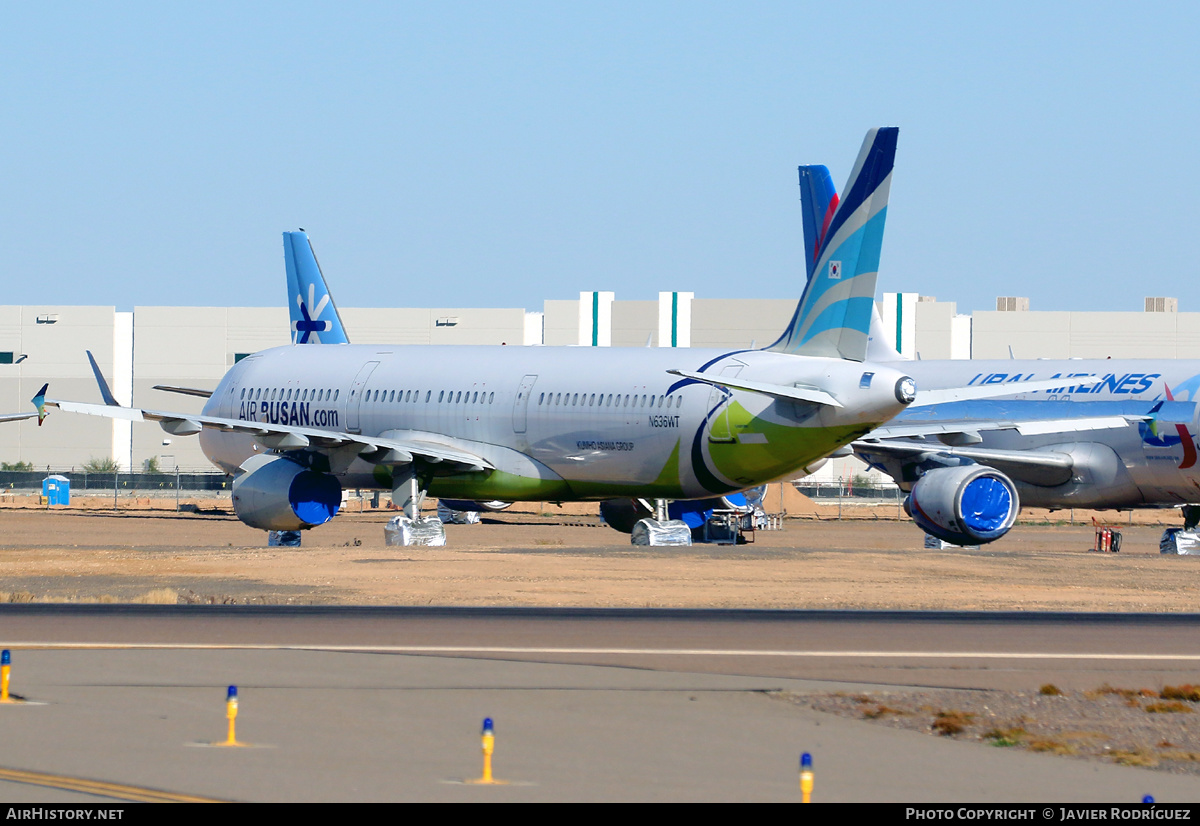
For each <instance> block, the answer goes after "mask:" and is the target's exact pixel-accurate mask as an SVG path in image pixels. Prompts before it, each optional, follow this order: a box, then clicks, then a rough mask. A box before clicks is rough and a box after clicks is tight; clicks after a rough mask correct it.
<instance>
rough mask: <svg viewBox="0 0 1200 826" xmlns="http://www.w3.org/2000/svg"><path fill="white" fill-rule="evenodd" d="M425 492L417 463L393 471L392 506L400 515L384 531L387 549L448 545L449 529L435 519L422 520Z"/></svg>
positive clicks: (423, 518)
mask: <svg viewBox="0 0 1200 826" xmlns="http://www.w3.org/2000/svg"><path fill="white" fill-rule="evenodd" d="M423 501H425V488H423V487H422V486H421V482H420V480H419V479H418V478H417V472H416V467H415V465H414V463H412V462H409V463H407V464H403V465H396V466H394V467H393V468H392V504H394V505H395V506H396V507H398V508H400V512H401V513H400V515H399V516H394V517H392V518H391V519H390V520H389V521H388V523H387V525H386V526H385V527H384V529H383V538H384V541H385V542H386V543H387V544H388V545H445V544H446V528H445V527H444V526H443V525H442V520H440V519H438V518H437V517H436V516H421V503H422V502H423Z"/></svg>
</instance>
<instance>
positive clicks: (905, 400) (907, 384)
mask: <svg viewBox="0 0 1200 826" xmlns="http://www.w3.org/2000/svg"><path fill="white" fill-rule="evenodd" d="M916 397H917V383H916V382H915V381H913V379H912V376H901V377H900V378H898V379H897V380H896V401H898V402H900V404H903V405H910V404H912V403H913V400H914V399H915V398H916Z"/></svg>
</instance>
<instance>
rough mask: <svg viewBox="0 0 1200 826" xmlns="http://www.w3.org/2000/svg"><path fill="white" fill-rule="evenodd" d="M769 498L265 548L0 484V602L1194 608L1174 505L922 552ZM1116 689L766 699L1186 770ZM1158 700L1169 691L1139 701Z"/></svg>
mask: <svg viewBox="0 0 1200 826" xmlns="http://www.w3.org/2000/svg"><path fill="white" fill-rule="evenodd" d="M774 495H775V496H779V495H781V494H779V493H778V492H776V493H775V494H774ZM782 496H783V499H782V500H779V499H776V500H775V501H776V502H778V504H777V505H776V506H775V507H774V508H771V509H772V510H774V511H776V512H779V511H787V513H788V518H786V519H783V520H782V528H781V529H780V530H774V531H760V532H758V533H757V534H756V535H755V537H754V539H755V541H754V542H753V543H752V544H746V545H738V546H730V545H724V546H714V545H696V546H692V547H690V548H645V547H640V548H639V547H633V546H631V545H630V544H629V537H628V536H626V535H624V534H620V533H617V532H616V531H614V530H612V529H610V528H608V527H606V526H604V525H603V524H601V522H600V520H599V518H598V516H597V515H596V513H597V511H596V506H595V505H574V506H566V507H563V508H559V507H556V506H554V505H549V504H536V505H525V506H514V507H513V508H511V509H510V510H507V511H504V512H502V513H499V514H490V515H487V516H485V519H484V522H483V523H482V524H474V525H448V526H447V528H446V533H447V546H446V547H443V548H426V547H409V548H405V547H389V546H387V545H386V544H385V543H384V536H383V527H384V524H385V523H386V522H387V520H388V519H389V518H391V517H392V516H393V515H394V513H395V512H394V511H391V510H388V509H385V508H371V507H370V505H369V500H357V499H352V500H351V501H350V503H349V505H348V507H347V508H346V510H345V511H344V512H343V513H342V514H340V515H339V516H338V517H337V518H336V519H335V520H334V521H333V522H332V523H330V524H329V525H326V526H323V527H321V528H319V529H317V530H314V531H309V532H307V533H305V534H304V537H303V546H302V547H300V548H270V547H267V546H266V534H265V533H264V532H262V531H257V530H253V529H251V528H248V527H246V526H245V525H243V524H241V523H240V522H238V521H237V519H236V518H235V517H234V516H233V514H232V513H231V512H230V509H229V501H228V499H227V498H205V499H194V500H190V501H189V500H184V501H183V503H182V504H183V506H184V508H185V510H184V511H183V512H177V511H176V510H175V507H176V503H175V501H174V499H167V500H159V499H149V498H139V497H137V496H126V497H124V498H120V499H118V501H117V505H118V507H117V509H115V510H114V508H113V500H112V499H111V498H108V497H75V500H74V504H73V505H72V506H71V507H70V508H54V509H48V508H46V507H45V506H41V505H39V503H38V499H37V497H20V496H11V495H9V496H0V528H2V529H0V602H4V601H16V602H26V601H67V602H160V603H164V602H165V603H178V602H184V603H217V604H226V603H238V604H245V603H249V604H358V605H480V606H580V607H680V608H682V607H694V608H708V607H720V608H798V609H804V608H843V609H849V608H858V609H945V610H1011V609H1026V610H1062V611H1151V612H1191V611H1197V610H1200V557H1192V556H1164V555H1161V554H1160V553H1159V550H1158V540H1159V536H1160V534H1161V533H1162V530H1163V528H1164V527H1165V526H1174V525H1178V524H1180V521H1181V520H1180V518H1179V514H1178V513H1177V512H1174V511H1148V512H1140V513H1137V514H1135V515H1134V516H1133V517H1132V518H1130V516H1129V515H1128V514H1092V513H1084V512H1077V513H1074V514H1072V513H1070V512H1065V513H1064V512H1060V513H1055V514H1047V513H1037V512H1034V513H1030V512H1026V513H1025V514H1024V518H1023V520H1022V523H1020V524H1018V525H1017V527H1015V528H1014V529H1013V530H1012V532H1011V533H1010V534H1009V535H1008V536H1006V537H1005V538H1003V539H1001V540H1000V541H998V542H995V543H993V544H991V545H987V546H984V547H982V548H978V549H964V548H948V549H944V550H942V549H936V550H934V549H926V548H924V547H923V545H924V542H923V539H924V535H923V534H922V532H921V531H920V530H919V529H917V528H916V527H915V526H913V524H912V523H911V522H910V521H909V520H908V519H907V518H905V517H903V515H902V514H900V513H899V511H898V509H897V506H896V505H895V503H891V504H886V505H878V506H870V505H859V504H850V503H849V502H843V503H842V504H841V505H839V504H838V503H836V502H834V503H827V504H817V503H814V502H811V501H809V500H807V499H805V498H804V497H802V496H800V495H799V494H797V493H795V491H785V492H784V493H783V494H782ZM772 503H773V501H772V495H770V494H769V495H768V500H767V504H768V507H770V506H771V505H772ZM839 511H840V513H841V517H842V518H840V519H839V518H838V516H839ZM1093 518H1096V519H1098V520H1100V521H1103V522H1106V523H1109V524H1112V523H1115V524H1116V525H1117V526H1118V527H1119V529H1120V530H1121V531H1122V533H1123V539H1124V541H1123V545H1122V547H1121V551H1120V553H1096V552H1093V551H1092V550H1090V549H1091V548H1092V547H1093V545H1094V542H1095V529H1094V527H1093V524H1092V520H1093ZM1072 520H1074V522H1075V524H1073V525H1072V524H1071V521H1072ZM1119 688H1120V691H1109V690H1107V689H1106V687H1104V686H1097V687H1096V689H1095V690H1094V691H1092V692H1089V693H1081V692H1067V693H1065V694H1064V695H1061V696H1058V695H1056V696H1044V695H1039V694H1032V693H1029V692H1002V691H989V692H978V691H976V692H913V693H901V692H887V691H884V692H875V693H872V694H863V695H853V696H850V695H844V694H829V695H804V696H787V697H783V698H782V699H786V700H788V701H790V702H796V703H799V704H802V705H806V706H808V707H811V708H814V709H817V710H819V711H823V712H827V713H834V714H842V715H846V716H851V717H856V718H859V719H867V720H872V721H875V722H876V723H879V724H883V725H892V726H900V727H904V728H910V729H914V730H918V731H924V732H926V733H929V734H935V735H942V736H951V737H955V738H957V739H968V740H975V741H977V742H981V743H988V744H990V745H994V746H1008V747H1015V748H1025V749H1030V750H1036V751H1047V752H1050V753H1054V754H1061V755H1068V756H1074V757H1079V758H1084V759H1098V760H1106V761H1117V762H1122V763H1127V764H1133V765H1141V766H1147V767H1156V768H1159V769H1163V770H1170V771H1181V772H1189V773H1200V715H1198V714H1196V711H1198V710H1200V702H1191V701H1186V700H1184V701H1161V700H1160V699H1159V698H1155V697H1151V696H1148V695H1146V694H1139V693H1137V691H1138V690H1139V689H1140V688H1141V687H1138V686H1123V687H1119ZM1157 688H1158V689H1161V688H1162V687H1157ZM1122 692H1124V693H1122ZM1159 702H1174V703H1175V705H1174V706H1164V708H1169V709H1171V710H1169V711H1164V712H1155V711H1153V710H1151V709H1152V707H1153V706H1154V705H1155V704H1156V703H1159ZM945 715H948V716H945ZM955 725H958V726H960V727H959V728H958V729H956V730H949V729H950V728H952V727H953V726H955Z"/></svg>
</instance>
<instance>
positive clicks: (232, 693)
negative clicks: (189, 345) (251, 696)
mask: <svg viewBox="0 0 1200 826" xmlns="http://www.w3.org/2000/svg"><path fill="white" fill-rule="evenodd" d="M236 699H237V686H236V685H231V686H230V687H229V691H227V692H226V693H225V701H226V702H228V701H230V700H236Z"/></svg>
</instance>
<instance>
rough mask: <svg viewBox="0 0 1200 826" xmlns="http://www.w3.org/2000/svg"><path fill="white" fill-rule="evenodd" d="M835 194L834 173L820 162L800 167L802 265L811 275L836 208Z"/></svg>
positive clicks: (810, 275) (836, 198) (809, 275)
mask: <svg viewBox="0 0 1200 826" xmlns="http://www.w3.org/2000/svg"><path fill="white" fill-rule="evenodd" d="M837 205H838V194H837V188H836V187H835V186H834V185H833V176H831V175H830V174H829V169H828V168H827V167H824V166H821V165H819V164H814V165H812V166H802V167H800V208H801V212H802V214H803V215H804V266H805V268H806V270H807V271H808V277H809V278H812V277H813V270H815V269H816V268H817V258H818V257H819V256H820V254H821V242H822V241H823V240H824V239H825V233H826V231H827V230H828V229H829V224H830V222H831V221H832V220H833V213H834V212H836V211H837Z"/></svg>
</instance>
